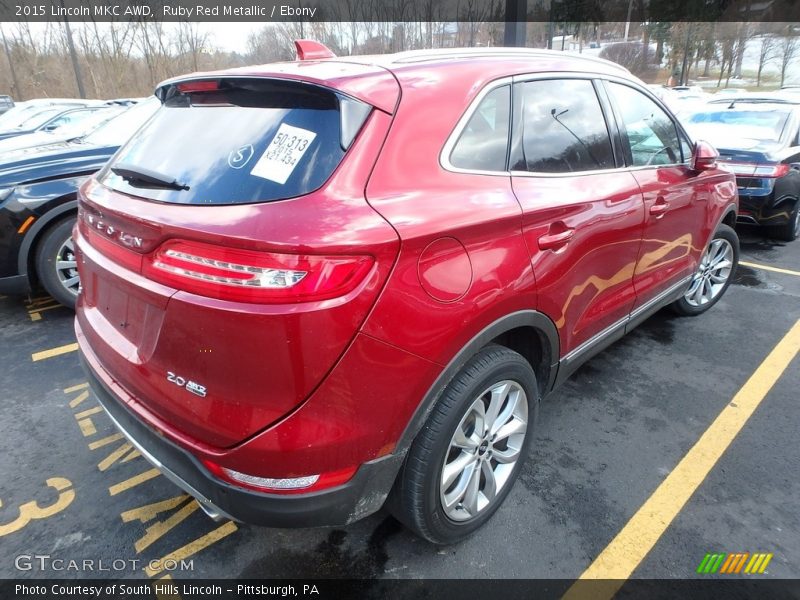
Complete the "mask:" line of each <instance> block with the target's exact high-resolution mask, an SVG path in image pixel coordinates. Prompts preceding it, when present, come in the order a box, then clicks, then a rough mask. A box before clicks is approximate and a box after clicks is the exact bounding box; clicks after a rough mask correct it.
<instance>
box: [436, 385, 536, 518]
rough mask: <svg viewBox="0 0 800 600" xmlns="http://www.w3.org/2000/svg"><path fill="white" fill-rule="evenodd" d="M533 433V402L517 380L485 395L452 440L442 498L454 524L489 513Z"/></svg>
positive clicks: (468, 414)
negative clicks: (528, 435)
mask: <svg viewBox="0 0 800 600" xmlns="http://www.w3.org/2000/svg"><path fill="white" fill-rule="evenodd" d="M527 429H528V398H527V395H526V394H525V391H524V390H523V389H522V387H521V386H520V385H519V384H518V383H517V382H515V381H511V380H504V381H500V382H498V383H495V384H493V385H492V386H491V387H490V388H488V389H486V390H485V391H484V392H483V393H481V394H480V395H479V396H478V397H477V398H476V399H475V401H474V402H473V403H472V405H471V406H470V408H469V410H467V412H466V414H465V415H464V417H463V418H462V419H461V422H460V423H459V424H458V427H456V430H455V433H454V434H453V437H452V438H451V440H450V445H449V447H448V450H447V453H446V455H445V460H444V464H443V465H442V472H441V478H440V485H439V488H440V491H439V498H440V501H441V503H442V508H443V510H444V513H445V514H446V515H447V517H448V518H450V519H452V520H453V521H467V520H469V519H472V518H474V517H476V516H477V515H478V514H479V513H481V512H482V511H484V510H486V509H487V508H488V507H489V506H490V505H491V504H492V502H493V501H494V500H495V498H496V497H497V496H498V494H499V493H500V491H501V490H502V489H503V488H504V487H505V486H506V485H507V484H508V483H509V478H510V476H511V473H512V472H513V470H514V465H516V464H517V461H519V460H520V458H521V449H522V447H523V443H524V441H525V434H526V432H527Z"/></svg>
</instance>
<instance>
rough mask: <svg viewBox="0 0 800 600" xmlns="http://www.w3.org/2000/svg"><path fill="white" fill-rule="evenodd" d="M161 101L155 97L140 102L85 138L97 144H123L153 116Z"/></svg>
mask: <svg viewBox="0 0 800 600" xmlns="http://www.w3.org/2000/svg"><path fill="white" fill-rule="evenodd" d="M159 106H161V103H160V102H159V101H158V99H156V98H155V97H151V98H150V99H148V100H145V101H144V102H140V103H139V104H137V105H136V106H133V107H131V108H129V109H127V110H125V112H123V113H122V114H120V115H117V116H116V117H114V118H113V119H110V120H109V121H106V122H105V123H104V124H103V125H101V126H100V127H98V128H97V129H95V130H94V131H93V132H92V133H90V134H89V135H87V136H86V137H85V138H84V141H86V142H87V143H89V144H95V145H97V146H121V145H122V144H124V143H125V142H127V141H128V139H130V137H131V136H132V135H133V134H134V133H136V130H137V129H139V128H140V127H141V126H142V125H144V124H145V122H146V121H147V119H149V118H150V117H152V116H153V114H154V113H155V112H156V110H158V107H159Z"/></svg>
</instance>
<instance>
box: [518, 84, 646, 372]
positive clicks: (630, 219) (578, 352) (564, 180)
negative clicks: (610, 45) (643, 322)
mask: <svg viewBox="0 0 800 600" xmlns="http://www.w3.org/2000/svg"><path fill="white" fill-rule="evenodd" d="M598 86H599V84H598V83H597V82H595V81H593V80H592V79H591V78H590V77H588V76H587V77H579V76H572V77H564V76H536V77H531V78H530V79H522V80H517V81H515V83H514V107H513V111H514V113H513V114H514V119H513V130H514V134H513V136H512V148H511V158H510V169H511V172H512V173H511V174H512V187H513V190H514V193H515V194H516V196H517V199H518V200H519V203H520V205H521V206H522V211H523V234H524V239H525V242H526V245H527V249H528V251H529V253H530V257H531V262H532V265H533V271H534V276H535V277H536V288H537V303H538V309H539V310H540V311H542V312H544V313H546V314H547V315H549V316H550V317H551V318H552V319H553V321H554V322H555V324H556V326H557V328H558V331H559V335H560V339H561V349H562V350H561V353H562V357H564V358H565V363H566V364H568V363H570V362H572V363H573V364H577V363H578V362H579V359H580V357H581V356H583V355H584V353H585V352H591V351H593V350H596V349H598V346H599V345H601V344H602V345H604V342H605V343H609V342H610V341H613V339H616V338H617V337H619V336H620V335H622V333H623V330H624V325H625V321H626V320H627V317H628V315H629V313H630V311H631V308H632V306H633V303H634V300H635V293H634V289H633V273H634V267H635V265H636V258H637V255H638V252H639V245H640V242H641V232H642V223H643V221H644V207H643V202H642V194H641V191H640V190H639V186H638V185H637V182H636V180H635V179H634V178H633V176H632V175H631V173H629V172H628V171H627V170H626V169H624V168H623V165H622V158H621V154H619V153H618V148H617V147H618V144H619V143H618V140H617V139H616V137H617V136H616V127H615V125H614V123H613V120H612V121H611V125H610V126H609V124H608V119H607V117H608V116H610V115H608V111H609V109H608V107H607V106H605V108H604V102H603V103H601V96H599V95H598ZM602 98H603V100H604V98H605V97H604V96H602ZM568 370H569V369H562V371H560V372H559V376H561V375H562V372H564V373H566V372H567V371H568Z"/></svg>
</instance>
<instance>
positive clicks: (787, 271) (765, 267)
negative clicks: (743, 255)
mask: <svg viewBox="0 0 800 600" xmlns="http://www.w3.org/2000/svg"><path fill="white" fill-rule="evenodd" d="M739 264H740V265H742V266H743V267H750V268H751V269H761V270H762V271H773V272H775V273H783V274H784V275H794V276H796V277H800V271H792V270H791V269H780V268H778V267H770V266H769V265H759V264H758V263H751V262H745V261H743V260H740V261H739Z"/></svg>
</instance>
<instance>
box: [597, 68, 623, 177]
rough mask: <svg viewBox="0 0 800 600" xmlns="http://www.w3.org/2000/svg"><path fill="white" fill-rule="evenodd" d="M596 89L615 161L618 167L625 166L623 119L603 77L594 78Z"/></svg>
mask: <svg viewBox="0 0 800 600" xmlns="http://www.w3.org/2000/svg"><path fill="white" fill-rule="evenodd" d="M592 85H594V91H595V93H596V94H597V97H598V99H599V100H600V109H601V110H602V111H603V118H604V119H605V121H606V129H608V135H609V137H610V138H611V149H612V151H613V152H614V163H615V165H616V168H618V169H619V168H622V167H625V166H626V165H625V154H624V152H623V148H624V146H623V142H622V135H621V134H620V124H621V121H620V119H619V117H618V116H617V114H616V112H615V110H614V105H613V103H612V102H611V99H610V98H609V97H608V92H607V90H606V86H605V82H603V81H602V80H601V79H592Z"/></svg>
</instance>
